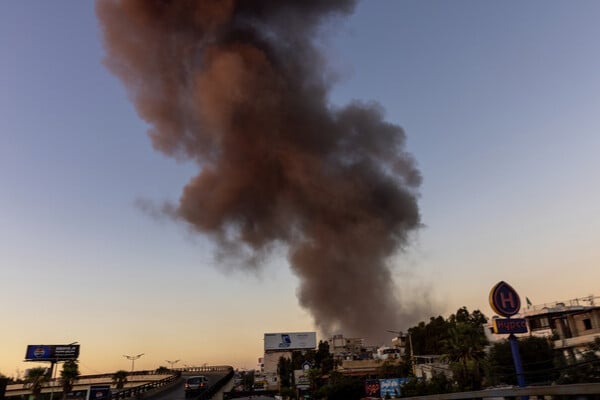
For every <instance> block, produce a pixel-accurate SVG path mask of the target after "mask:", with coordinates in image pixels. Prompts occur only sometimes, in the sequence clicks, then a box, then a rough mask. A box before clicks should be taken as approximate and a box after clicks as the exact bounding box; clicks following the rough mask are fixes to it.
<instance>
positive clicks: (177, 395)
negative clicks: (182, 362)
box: [151, 372, 225, 400]
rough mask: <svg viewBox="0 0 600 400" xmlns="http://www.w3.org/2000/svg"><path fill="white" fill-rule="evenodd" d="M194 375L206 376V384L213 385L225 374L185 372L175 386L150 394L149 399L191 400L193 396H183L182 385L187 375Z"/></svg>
mask: <svg viewBox="0 0 600 400" xmlns="http://www.w3.org/2000/svg"><path fill="white" fill-rule="evenodd" d="M194 375H204V376H206V377H207V378H208V384H209V386H212V385H214V384H215V383H217V382H218V380H219V379H221V378H222V377H224V376H225V374H224V373H222V372H221V373H219V372H202V373H186V374H184V375H182V376H181V378H182V379H181V381H180V382H178V383H177V384H176V385H175V386H173V387H172V388H170V389H167V390H165V391H163V392H160V393H157V394H156V395H154V396H152V398H151V400H193V398H191V397H190V398H188V399H186V397H185V391H184V385H185V378H186V377H189V376H194Z"/></svg>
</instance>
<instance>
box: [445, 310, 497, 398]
mask: <svg viewBox="0 0 600 400" xmlns="http://www.w3.org/2000/svg"><path fill="white" fill-rule="evenodd" d="M486 321H487V319H486V317H485V315H483V314H482V313H481V312H480V311H479V310H475V311H474V312H473V313H472V314H471V313H469V311H468V310H467V308H466V307H461V308H460V309H459V310H458V311H457V312H456V314H452V315H451V316H450V317H449V318H448V321H447V323H448V325H447V326H448V332H447V336H446V340H444V341H443V348H444V355H443V357H444V359H446V360H448V361H449V362H450V368H451V369H452V372H453V377H454V380H455V381H456V383H457V384H458V387H459V389H460V390H479V389H481V386H482V381H483V375H484V374H483V369H484V364H483V361H484V359H485V347H486V346H487V344H488V341H487V338H486V337H485V333H484V331H483V324H484V323H485V322H486Z"/></svg>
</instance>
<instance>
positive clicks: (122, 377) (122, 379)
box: [112, 369, 129, 389]
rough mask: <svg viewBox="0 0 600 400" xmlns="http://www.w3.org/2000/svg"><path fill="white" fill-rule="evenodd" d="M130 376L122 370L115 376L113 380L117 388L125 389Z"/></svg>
mask: <svg viewBox="0 0 600 400" xmlns="http://www.w3.org/2000/svg"><path fill="white" fill-rule="evenodd" d="M128 375H129V372H127V371H125V370H124V369H120V370H118V371H117V372H115V373H114V374H113V376H112V380H113V382H114V383H115V387H116V388H117V389H123V387H124V386H125V384H126V383H127V376H128Z"/></svg>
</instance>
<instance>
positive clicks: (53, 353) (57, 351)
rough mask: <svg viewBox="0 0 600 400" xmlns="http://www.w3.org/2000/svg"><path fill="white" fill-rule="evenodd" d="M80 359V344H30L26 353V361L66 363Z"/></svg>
mask: <svg viewBox="0 0 600 400" xmlns="http://www.w3.org/2000/svg"><path fill="white" fill-rule="evenodd" d="M78 357H79V345H78V344H52V345H46V344H30V345H28V346H27V351H26V352H25V361H65V360H77V358H78Z"/></svg>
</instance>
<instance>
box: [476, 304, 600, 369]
mask: <svg viewBox="0 0 600 400" xmlns="http://www.w3.org/2000/svg"><path fill="white" fill-rule="evenodd" d="M527 303H528V306H527V307H526V308H525V310H521V313H520V314H518V315H515V318H525V320H526V321H527V327H528V331H529V332H528V333H524V334H517V336H527V335H532V336H538V337H546V338H549V339H550V340H552V342H553V344H554V348H555V349H557V350H562V351H563V352H564V353H565V355H567V356H569V355H571V356H574V357H576V358H577V357H579V356H580V354H581V353H582V352H584V351H586V350H587V347H588V346H589V345H590V344H591V343H593V342H594V340H595V339H596V338H600V297H597V296H593V295H591V296H588V297H581V298H577V299H572V300H567V301H559V302H554V303H546V304H541V305H536V306H533V305H531V304H530V303H529V300H527ZM490 322H492V321H490ZM485 333H486V336H487V338H488V340H489V341H490V342H491V343H494V342H497V341H499V340H503V339H506V338H508V335H498V334H494V333H493V331H492V324H491V323H490V324H488V325H487V326H486V329H485Z"/></svg>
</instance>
